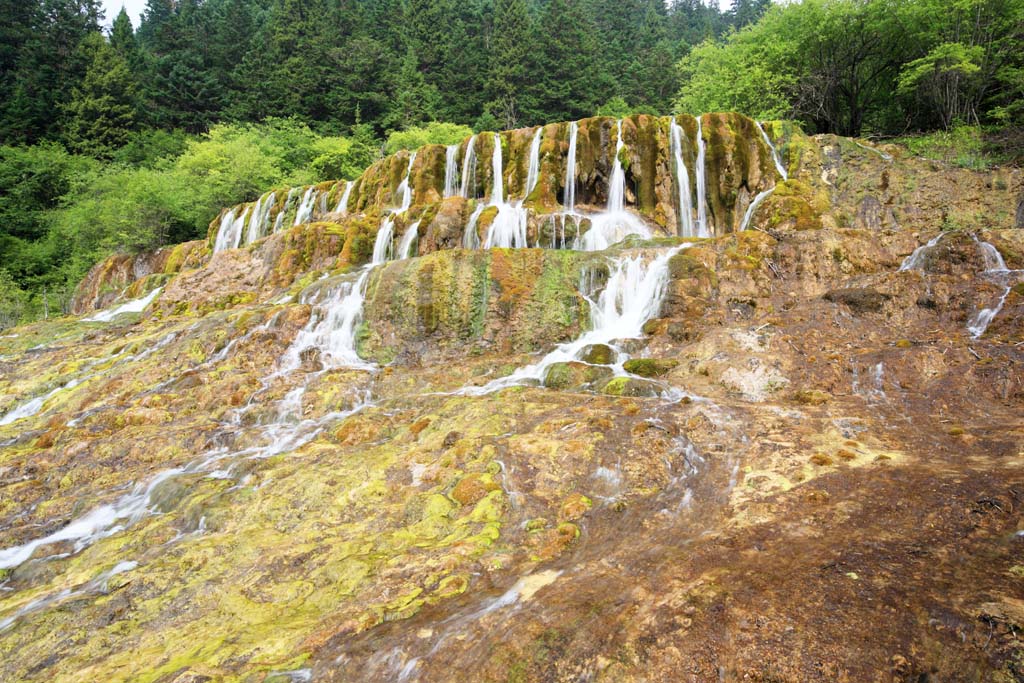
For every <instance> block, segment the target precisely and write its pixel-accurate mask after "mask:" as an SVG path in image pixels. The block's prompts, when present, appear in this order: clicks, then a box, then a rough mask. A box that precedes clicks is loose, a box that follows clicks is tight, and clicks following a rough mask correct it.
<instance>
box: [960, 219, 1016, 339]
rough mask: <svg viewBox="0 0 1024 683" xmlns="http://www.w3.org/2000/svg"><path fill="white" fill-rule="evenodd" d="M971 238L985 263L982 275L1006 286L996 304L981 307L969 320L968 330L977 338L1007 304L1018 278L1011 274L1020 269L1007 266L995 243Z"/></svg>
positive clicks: (974, 237)
mask: <svg viewBox="0 0 1024 683" xmlns="http://www.w3.org/2000/svg"><path fill="white" fill-rule="evenodd" d="M971 238H972V239H974V242H975V243H976V244H977V245H978V249H979V250H980V251H981V257H982V259H983V260H984V263H985V270H984V271H982V276H984V277H987V278H990V279H992V280H996V281H998V282H999V283H1000V284H1002V285H1003V286H1004V287H1005V289H1004V290H1003V295H1002V296H1001V297H999V301H998V302H996V305H995V306H993V307H991V308H983V309H981V310H980V311H978V312H977V313H976V314H975V315H974V316H972V317H971V319H970V321H968V323H967V332H968V333H969V334H970V335H971V337H972V338H974V339H977V338H979V337H980V336H981V335H983V334H985V330H987V329H988V326H989V325H990V324H991V323H992V321H993V320H994V319H995V317H996V316H997V315H999V313H1000V311H1002V310H1003V306H1005V305H1006V298H1007V297H1008V296H1010V291H1011V290H1012V289H1013V286H1014V284H1016V279H1018V278H1013V279H1011V275H1015V274H1019V273H1020V271H1012V270H1009V269H1008V268H1007V267H1006V261H1004V260H1003V255H1002V254H1000V253H999V250H998V249H996V248H995V245H993V244H990V243H988V242H983V241H981V240H979V239H978V236H977V235H971Z"/></svg>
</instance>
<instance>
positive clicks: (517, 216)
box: [466, 133, 539, 249]
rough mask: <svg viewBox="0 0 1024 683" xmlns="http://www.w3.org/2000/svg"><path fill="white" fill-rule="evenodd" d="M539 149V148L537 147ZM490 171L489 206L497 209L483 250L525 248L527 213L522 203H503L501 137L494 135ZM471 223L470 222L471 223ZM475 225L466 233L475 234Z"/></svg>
mask: <svg viewBox="0 0 1024 683" xmlns="http://www.w3.org/2000/svg"><path fill="white" fill-rule="evenodd" d="M538 149H539V147H538ZM491 169H492V173H493V176H494V182H493V183H492V185H491V202H490V205H491V206H493V207H496V208H497V209H498V213H497V214H496V215H495V216H494V220H493V221H492V222H491V225H490V227H488V229H487V237H486V238H485V239H484V244H483V247H484V249H490V248H492V247H504V248H509V247H512V248H520V249H521V248H525V247H526V246H527V244H526V222H527V213H526V210H525V209H524V208H522V202H518V203H517V204H509V203H508V202H506V201H505V189H504V177H503V173H504V165H503V163H502V154H501V136H500V135H498V134H497V133H495V134H494V154H493V155H492V157H491ZM471 222H472V221H471ZM475 227H476V226H475V225H474V226H473V229H472V230H470V228H469V226H467V228H466V229H467V231H471V232H475Z"/></svg>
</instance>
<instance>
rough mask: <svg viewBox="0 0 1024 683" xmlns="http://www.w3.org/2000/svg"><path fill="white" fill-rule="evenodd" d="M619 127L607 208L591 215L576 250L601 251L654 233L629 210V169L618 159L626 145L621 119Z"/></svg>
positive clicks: (617, 126)
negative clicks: (627, 190) (587, 227)
mask: <svg viewBox="0 0 1024 683" xmlns="http://www.w3.org/2000/svg"><path fill="white" fill-rule="evenodd" d="M616 129H617V130H618V140H617V141H616V143H615V158H614V161H613V164H612V176H611V180H609V182H608V208H607V209H605V212H604V213H602V214H598V215H597V216H593V217H592V218H591V221H590V230H588V231H587V232H586V233H585V234H584V235H582V236H580V235H579V234H577V235H576V241H575V242H574V243H573V248H574V249H583V250H584V251H600V250H602V249H607V248H608V247H610V246H611V245H612V244H615V243H616V242H619V241H621V240H623V239H625V238H626V237H627V236H629V235H639V236H641V237H643V238H649V237H650V236H651V231H650V230H649V229H648V228H647V226H646V225H645V224H644V222H643V221H642V220H640V219H639V218H637V217H636V216H634V215H633V214H631V213H629V212H628V211H626V171H625V169H623V168H622V160H621V159H620V158H619V157H620V154H621V152H622V150H623V149H624V148H625V146H626V143H625V141H624V140H623V139H622V119H619V121H618V123H617V124H616Z"/></svg>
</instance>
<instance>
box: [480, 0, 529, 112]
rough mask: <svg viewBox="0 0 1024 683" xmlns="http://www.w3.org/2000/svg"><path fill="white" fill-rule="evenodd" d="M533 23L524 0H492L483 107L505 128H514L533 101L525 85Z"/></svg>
mask: <svg viewBox="0 0 1024 683" xmlns="http://www.w3.org/2000/svg"><path fill="white" fill-rule="evenodd" d="M532 43H533V26H532V24H531V21H530V14H529V12H528V10H527V7H526V0H496V1H495V3H494V31H493V33H492V36H491V49H490V56H491V58H490V65H489V69H488V73H487V83H486V88H485V89H486V91H487V95H488V99H489V102H488V104H487V108H488V109H489V110H490V112H491V113H492V114H493V115H494V116H495V117H496V118H497V119H498V121H499V122H501V124H502V125H503V126H504V127H505V128H515V127H516V125H517V124H518V123H519V121H520V119H521V118H522V117H523V113H524V112H525V111H528V110H529V109H530V108H531V107H532V106H533V105H534V103H533V102H532V101H531V98H530V94H529V92H528V88H529V85H530V73H529V69H528V64H529V61H530V57H531V53H532V47H533V45H532Z"/></svg>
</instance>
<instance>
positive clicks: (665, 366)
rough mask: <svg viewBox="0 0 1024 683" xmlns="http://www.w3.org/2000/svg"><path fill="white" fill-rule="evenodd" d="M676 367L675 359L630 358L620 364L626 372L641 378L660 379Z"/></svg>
mask: <svg viewBox="0 0 1024 683" xmlns="http://www.w3.org/2000/svg"><path fill="white" fill-rule="evenodd" d="M678 366H679V361H678V360H676V359H675V358H630V359H629V360H627V361H626V362H625V363H623V364H622V367H623V369H624V370H625V371H626V372H630V373H633V374H634V375H640V376H641V377H661V376H662V375H665V374H667V373H669V372H671V371H672V370H673V369H675V368H676V367H678Z"/></svg>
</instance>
